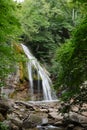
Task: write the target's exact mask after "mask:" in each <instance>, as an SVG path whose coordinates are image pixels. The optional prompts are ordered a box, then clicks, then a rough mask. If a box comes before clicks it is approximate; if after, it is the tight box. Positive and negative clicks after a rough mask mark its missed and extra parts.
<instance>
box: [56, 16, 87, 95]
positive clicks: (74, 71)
mask: <svg viewBox="0 0 87 130" xmlns="http://www.w3.org/2000/svg"><path fill="white" fill-rule="evenodd" d="M86 34H87V18H85V19H84V20H83V22H81V24H80V25H79V26H78V27H77V28H76V29H75V31H74V34H73V37H72V40H71V41H70V40H69V41H68V42H66V43H65V44H64V45H62V46H61V47H60V48H59V49H58V50H57V53H56V61H57V62H58V63H59V64H60V68H59V67H58V66H57V67H58V68H59V72H58V75H57V76H58V79H57V85H62V86H64V87H65V89H66V88H68V89H67V92H69V93H71V95H73V94H76V93H79V90H80V86H81V85H82V84H83V83H84V81H86V80H87V73H86V70H87V36H86Z"/></svg>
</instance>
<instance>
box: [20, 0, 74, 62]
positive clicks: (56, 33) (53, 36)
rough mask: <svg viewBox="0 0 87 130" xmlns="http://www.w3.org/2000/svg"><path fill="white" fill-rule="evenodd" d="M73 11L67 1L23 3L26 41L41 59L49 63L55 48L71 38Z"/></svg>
mask: <svg viewBox="0 0 87 130" xmlns="http://www.w3.org/2000/svg"><path fill="white" fill-rule="evenodd" d="M71 12H72V9H71V7H69V6H68V4H67V2H66V1H59V0H56V1H53V0H51V1H50V0H47V1H46V0H40V1H39V0H34V1H32V0H26V1H25V2H24V3H23V4H22V17H21V23H22V28H23V31H24V34H23V37H24V42H26V43H27V45H29V47H30V48H31V49H32V51H33V53H34V55H35V56H36V57H37V58H38V59H39V60H41V61H46V62H48V63H49V62H50V60H51V57H52V56H53V54H54V52H55V49H56V48H57V47H58V46H60V43H61V42H64V41H65V39H66V38H69V30H71V28H72V26H73V24H72V13H71ZM67 23H70V24H67Z"/></svg>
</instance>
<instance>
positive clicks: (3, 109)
mask: <svg viewBox="0 0 87 130" xmlns="http://www.w3.org/2000/svg"><path fill="white" fill-rule="evenodd" d="M9 110H10V106H9V104H8V102H6V101H4V100H0V113H1V114H2V115H3V116H4V117H5V118H6V116H7V113H8V111H9Z"/></svg>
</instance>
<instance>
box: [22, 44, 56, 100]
mask: <svg viewBox="0 0 87 130" xmlns="http://www.w3.org/2000/svg"><path fill="white" fill-rule="evenodd" d="M21 46H22V48H23V50H24V53H25V55H26V56H27V57H28V59H29V61H28V63H27V67H28V75H29V81H30V87H31V100H32V101H34V100H35V99H34V84H33V69H35V70H36V71H37V77H38V83H37V90H38V93H39V92H40V82H39V79H41V82H42V90H43V100H53V98H54V96H53V94H52V93H53V90H52V88H51V86H52V81H51V79H50V78H49V73H48V72H47V70H46V69H45V68H44V67H42V66H41V65H40V63H39V62H38V61H37V59H36V58H35V57H34V56H33V55H32V54H31V52H30V50H29V49H28V48H27V47H26V46H25V45H23V44H21Z"/></svg>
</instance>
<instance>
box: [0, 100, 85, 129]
mask: <svg viewBox="0 0 87 130" xmlns="http://www.w3.org/2000/svg"><path fill="white" fill-rule="evenodd" d="M59 108H60V102H59V101H54V102H28V101H27V102H25V101H15V100H11V99H8V100H1V101H0V122H3V123H4V124H5V125H7V126H8V127H9V130H45V129H46V130H87V117H86V116H83V115H79V114H77V113H75V112H70V114H65V115H62V114H61V113H59V111H58V110H59Z"/></svg>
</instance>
